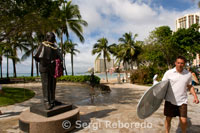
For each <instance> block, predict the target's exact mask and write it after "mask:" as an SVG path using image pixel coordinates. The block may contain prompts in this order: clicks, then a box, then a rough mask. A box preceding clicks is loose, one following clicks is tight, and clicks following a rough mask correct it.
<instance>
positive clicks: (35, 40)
mask: <svg viewBox="0 0 200 133" xmlns="http://www.w3.org/2000/svg"><path fill="white" fill-rule="evenodd" d="M28 38H29V47H30V49H25V50H24V51H25V53H24V55H23V56H22V57H21V60H22V61H24V60H26V59H27V58H28V57H29V56H30V55H31V77H33V64H34V60H33V53H34V51H35V50H36V49H37V48H38V45H37V44H36V43H38V42H39V40H38V38H37V36H35V37H34V38H33V36H32V33H31V34H30V35H29V37H28ZM36 65H37V64H36ZM36 67H37V66H36ZM37 76H38V75H37Z"/></svg>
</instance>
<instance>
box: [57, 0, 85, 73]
mask: <svg viewBox="0 0 200 133" xmlns="http://www.w3.org/2000/svg"><path fill="white" fill-rule="evenodd" d="M71 2H72V1H69V2H67V3H64V4H62V8H61V10H60V11H58V15H57V17H58V20H59V22H60V23H59V27H60V28H59V29H57V30H56V34H57V35H58V37H59V38H60V40H61V53H62V55H63V51H65V50H64V49H63V45H64V44H63V35H65V36H66V38H67V41H69V29H70V30H71V31H72V32H73V33H75V34H76V36H77V37H78V38H79V40H80V41H81V42H84V37H83V27H82V26H87V25H88V24H87V22H86V21H85V20H83V19H82V16H81V14H80V11H79V7H78V5H73V4H72V3H71ZM63 59H64V55H63ZM64 68H65V66H64ZM65 69H66V68H65ZM65 71H66V70H65Z"/></svg>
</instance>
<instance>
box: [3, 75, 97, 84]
mask: <svg viewBox="0 0 200 133" xmlns="http://www.w3.org/2000/svg"><path fill="white" fill-rule="evenodd" d="M90 77H91V76H90V75H78V76H71V75H69V76H68V75H67V76H61V77H60V78H57V81H67V82H82V83H83V82H87V81H90ZM37 78H40V77H17V78H13V77H12V78H3V79H0V84H8V83H24V82H26V83H27V82H35V81H36V79H37ZM13 79H15V80H14V81H15V82H14V81H13ZM94 82H95V84H99V83H100V78H99V77H97V76H95V80H94Z"/></svg>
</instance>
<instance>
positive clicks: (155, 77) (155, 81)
mask: <svg viewBox="0 0 200 133" xmlns="http://www.w3.org/2000/svg"><path fill="white" fill-rule="evenodd" d="M157 78H158V74H155V75H154V77H153V85H155V84H157V83H158V81H157Z"/></svg>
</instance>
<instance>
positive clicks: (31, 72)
mask: <svg viewBox="0 0 200 133" xmlns="http://www.w3.org/2000/svg"><path fill="white" fill-rule="evenodd" d="M31 77H33V51H32V52H31Z"/></svg>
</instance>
